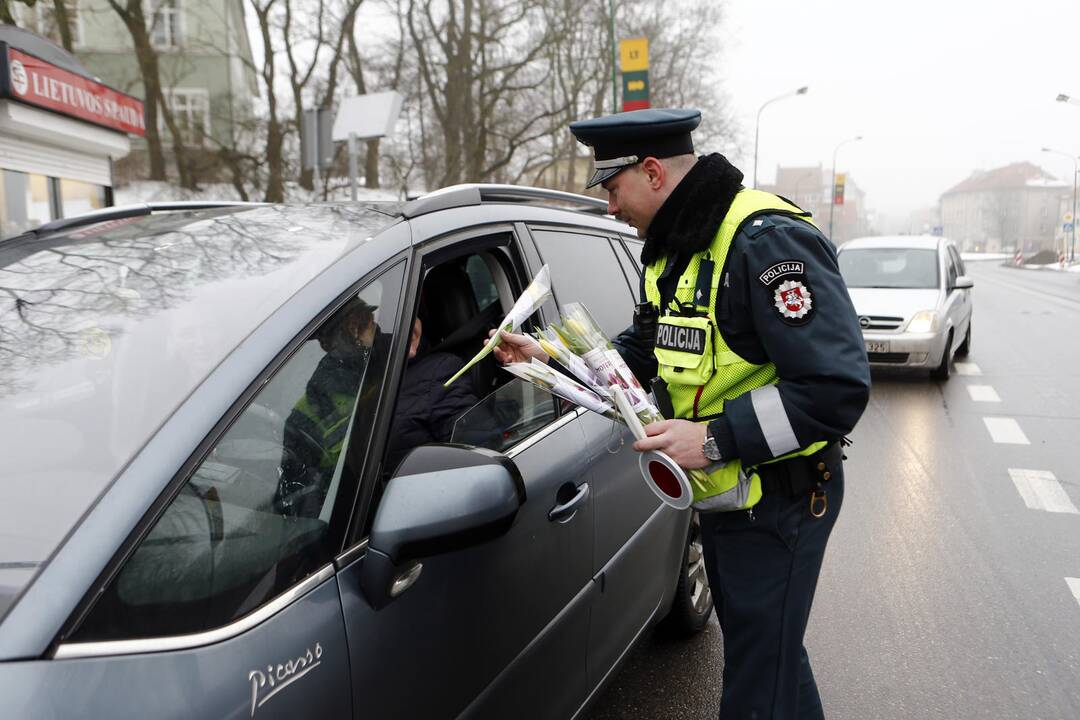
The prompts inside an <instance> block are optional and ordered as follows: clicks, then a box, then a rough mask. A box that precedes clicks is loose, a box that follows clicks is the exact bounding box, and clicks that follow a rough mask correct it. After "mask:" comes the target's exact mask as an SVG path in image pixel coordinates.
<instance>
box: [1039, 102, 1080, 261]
mask: <svg viewBox="0 0 1080 720" xmlns="http://www.w3.org/2000/svg"><path fill="white" fill-rule="evenodd" d="M1063 97H1064V98H1068V95H1058V100H1061V98H1063ZM1042 151H1043V152H1044V153H1053V154H1054V155H1064V156H1065V157H1067V158H1069V159H1070V160H1072V161H1073V206H1072V222H1070V223H1069V224H1070V225H1072V239H1071V240H1070V241H1069V262H1072V261H1073V259H1074V257H1075V256H1076V175H1077V173H1078V172H1080V166H1078V165H1077V160H1078V159H1080V158H1077V157H1076V156H1075V155H1071V154H1070V153H1067V152H1062V151H1060V150H1052V149H1050V148H1045V147H1044V148H1043V149H1042Z"/></svg>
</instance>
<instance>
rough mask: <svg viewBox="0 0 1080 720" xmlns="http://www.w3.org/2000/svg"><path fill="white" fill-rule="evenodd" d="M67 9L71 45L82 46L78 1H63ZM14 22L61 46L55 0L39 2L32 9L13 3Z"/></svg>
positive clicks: (61, 40) (40, 0) (41, 0)
mask: <svg viewBox="0 0 1080 720" xmlns="http://www.w3.org/2000/svg"><path fill="white" fill-rule="evenodd" d="M64 7H65V8H66V9H67V20H68V28H70V30H71V44H72V46H77V45H81V44H82V23H81V22H80V21H79V1H78V0H64ZM13 9H14V10H15V20H16V22H17V23H18V24H19V25H22V26H23V27H25V28H29V29H30V30H33V31H34V32H36V33H37V34H38V35H41V36H43V37H47V38H49V39H50V40H52V41H53V42H54V43H56V44H57V45H61V46H62V45H63V44H64V43H63V39H62V38H61V37H60V18H59V17H57V15H56V5H55V0H50V1H49V2H45V1H44V0H39V1H38V2H37V4H35V5H34V6H33V7H32V8H30V7H26V6H25V5H23V4H22V3H14V7H13Z"/></svg>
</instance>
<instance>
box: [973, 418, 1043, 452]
mask: <svg viewBox="0 0 1080 720" xmlns="http://www.w3.org/2000/svg"><path fill="white" fill-rule="evenodd" d="M983 422H984V423H986V429H987V430H989V431H990V438H991V439H992V440H993V441H994V442H996V443H1002V444H1006V445H1030V444H1031V443H1030V442H1029V441H1028V439H1027V435H1025V434H1024V431H1023V430H1021V429H1020V424H1019V423H1017V422H1016V421H1015V420H1013V419H1012V418H1006V417H984V418H983Z"/></svg>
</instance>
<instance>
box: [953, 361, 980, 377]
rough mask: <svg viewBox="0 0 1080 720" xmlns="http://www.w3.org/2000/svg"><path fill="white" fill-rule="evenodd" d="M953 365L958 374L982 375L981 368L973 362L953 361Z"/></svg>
mask: <svg viewBox="0 0 1080 720" xmlns="http://www.w3.org/2000/svg"><path fill="white" fill-rule="evenodd" d="M953 367H954V368H956V372H957V373H958V374H960V375H982V368H980V367H979V366H978V365H976V364H975V363H973V362H958V363H953Z"/></svg>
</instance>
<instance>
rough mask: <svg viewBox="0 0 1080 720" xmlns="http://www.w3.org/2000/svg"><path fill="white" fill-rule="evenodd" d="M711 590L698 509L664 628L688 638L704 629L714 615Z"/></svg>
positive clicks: (691, 524) (675, 634)
mask: <svg viewBox="0 0 1080 720" xmlns="http://www.w3.org/2000/svg"><path fill="white" fill-rule="evenodd" d="M712 611H713V600H712V591H711V590H710V589H709V579H708V577H706V575H705V555H704V548H703V546H702V541H701V521H700V520H699V519H698V514H697V513H696V512H695V513H694V514H693V516H692V517H691V519H690V531H689V532H688V533H687V537H686V547H685V548H684V549H683V557H682V566H681V567H680V568H679V582H678V583H677V584H676V586H675V599H674V601H673V602H672V604H671V610H670V611H669V612H668V615H667V617H666V618H664V623H663V627H664V629H665V630H666V631H668V632H669V633H670V634H671V635H674V636H677V637H689V636H690V635H694V634H696V633H699V632H701V631H702V630H703V629H704V628H705V625H706V624H707V623H708V622H709V616H710V615H712Z"/></svg>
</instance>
